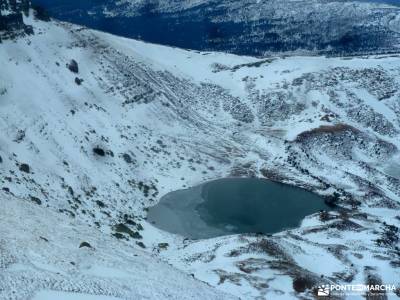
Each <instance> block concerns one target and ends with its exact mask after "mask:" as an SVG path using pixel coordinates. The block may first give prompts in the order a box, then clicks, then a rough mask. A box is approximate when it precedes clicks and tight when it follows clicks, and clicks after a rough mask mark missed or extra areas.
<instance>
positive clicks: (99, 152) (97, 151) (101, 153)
mask: <svg viewBox="0 0 400 300" xmlns="http://www.w3.org/2000/svg"><path fill="white" fill-rule="evenodd" d="M93 153H94V154H96V155H98V156H105V155H106V152H105V151H104V150H103V149H101V148H100V147H95V148H93Z"/></svg>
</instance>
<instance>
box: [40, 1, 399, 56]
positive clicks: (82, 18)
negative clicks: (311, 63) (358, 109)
mask: <svg viewBox="0 0 400 300" xmlns="http://www.w3.org/2000/svg"><path fill="white" fill-rule="evenodd" d="M33 2H34V3H37V4H40V5H42V6H43V7H45V8H46V9H47V10H48V11H49V12H50V13H51V14H52V15H53V16H54V17H56V18H58V19H61V20H64V21H70V22H73V23H78V24H82V25H86V26H89V27H91V28H96V29H100V30H103V31H107V32H110V33H113V34H117V35H122V36H126V37H130V38H136V39H142V40H144V41H148V42H153V43H158V44H164V45H171V46H177V47H182V48H189V49H196V50H203V51H204V50H207V51H224V52H231V53H235V54H241V55H252V56H254V55H255V56H268V55H270V54H272V53H275V54H276V53H286V54H293V53H296V54H299V53H300V54H304V53H307V54H322V55H360V54H376V53H379V54H384V53H397V52H398V49H399V44H400V43H399V41H400V18H399V10H400V7H399V6H396V4H395V3H396V1H392V2H391V1H387V2H389V3H391V4H388V3H384V2H385V1H381V2H383V3H379V1H372V0H371V1H357V0H353V1H348V0H311V1H310V0H300V1H299V0H284V1H282V0H262V1H254V0H244V1H235V0H223V1H221V0H184V1H182V0H122V1H113V0H102V1H79V2H77V1H62V0H52V1H48V0H34V1H33ZM397 4H399V3H398V2H397Z"/></svg>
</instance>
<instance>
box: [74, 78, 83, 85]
mask: <svg viewBox="0 0 400 300" xmlns="http://www.w3.org/2000/svg"><path fill="white" fill-rule="evenodd" d="M82 82H83V79H82V78H78V77H75V83H76V84H77V85H81V84H82Z"/></svg>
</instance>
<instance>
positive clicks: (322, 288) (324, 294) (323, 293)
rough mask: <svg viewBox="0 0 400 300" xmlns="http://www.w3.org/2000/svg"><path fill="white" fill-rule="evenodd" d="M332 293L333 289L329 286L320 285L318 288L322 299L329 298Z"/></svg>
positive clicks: (318, 293)
mask: <svg viewBox="0 0 400 300" xmlns="http://www.w3.org/2000/svg"><path fill="white" fill-rule="evenodd" d="M330 292H331V287H330V286H329V285H324V284H323V285H320V286H318V292H317V295H318V296H321V297H328V296H329V294H330Z"/></svg>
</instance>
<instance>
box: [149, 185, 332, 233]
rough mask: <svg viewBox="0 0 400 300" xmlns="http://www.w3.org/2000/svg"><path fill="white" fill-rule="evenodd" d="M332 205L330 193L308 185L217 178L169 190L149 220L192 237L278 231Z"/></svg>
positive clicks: (169, 230)
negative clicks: (328, 198)
mask: <svg viewBox="0 0 400 300" xmlns="http://www.w3.org/2000/svg"><path fill="white" fill-rule="evenodd" d="M321 210H329V207H328V206H327V205H326V204H325V202H324V199H323V198H321V197H320V196H318V195H316V194H313V193H311V192H308V191H306V190H304V189H300V188H296V187H292V186H289V185H285V184H280V183H276V182H272V181H268V180H262V179H254V178H227V179H220V180H215V181H211V182H208V183H205V184H202V185H199V186H196V187H193V188H190V189H186V190H179V191H175V192H172V193H169V194H167V195H166V196H164V197H163V198H162V199H161V201H160V202H159V203H158V204H157V205H156V206H154V207H151V208H150V209H149V212H148V220H149V221H150V222H152V223H153V224H154V225H155V226H157V227H158V228H160V229H163V230H165V231H168V232H171V233H176V234H180V235H182V236H185V237H188V238H192V239H203V238H212V237H216V236H221V235H230V234H239V233H270V234H272V233H276V232H280V231H282V230H285V229H289V228H295V227H297V226H298V225H299V224H300V222H301V221H302V220H303V219H304V217H306V216H308V215H311V214H313V213H316V212H318V211H321Z"/></svg>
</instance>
